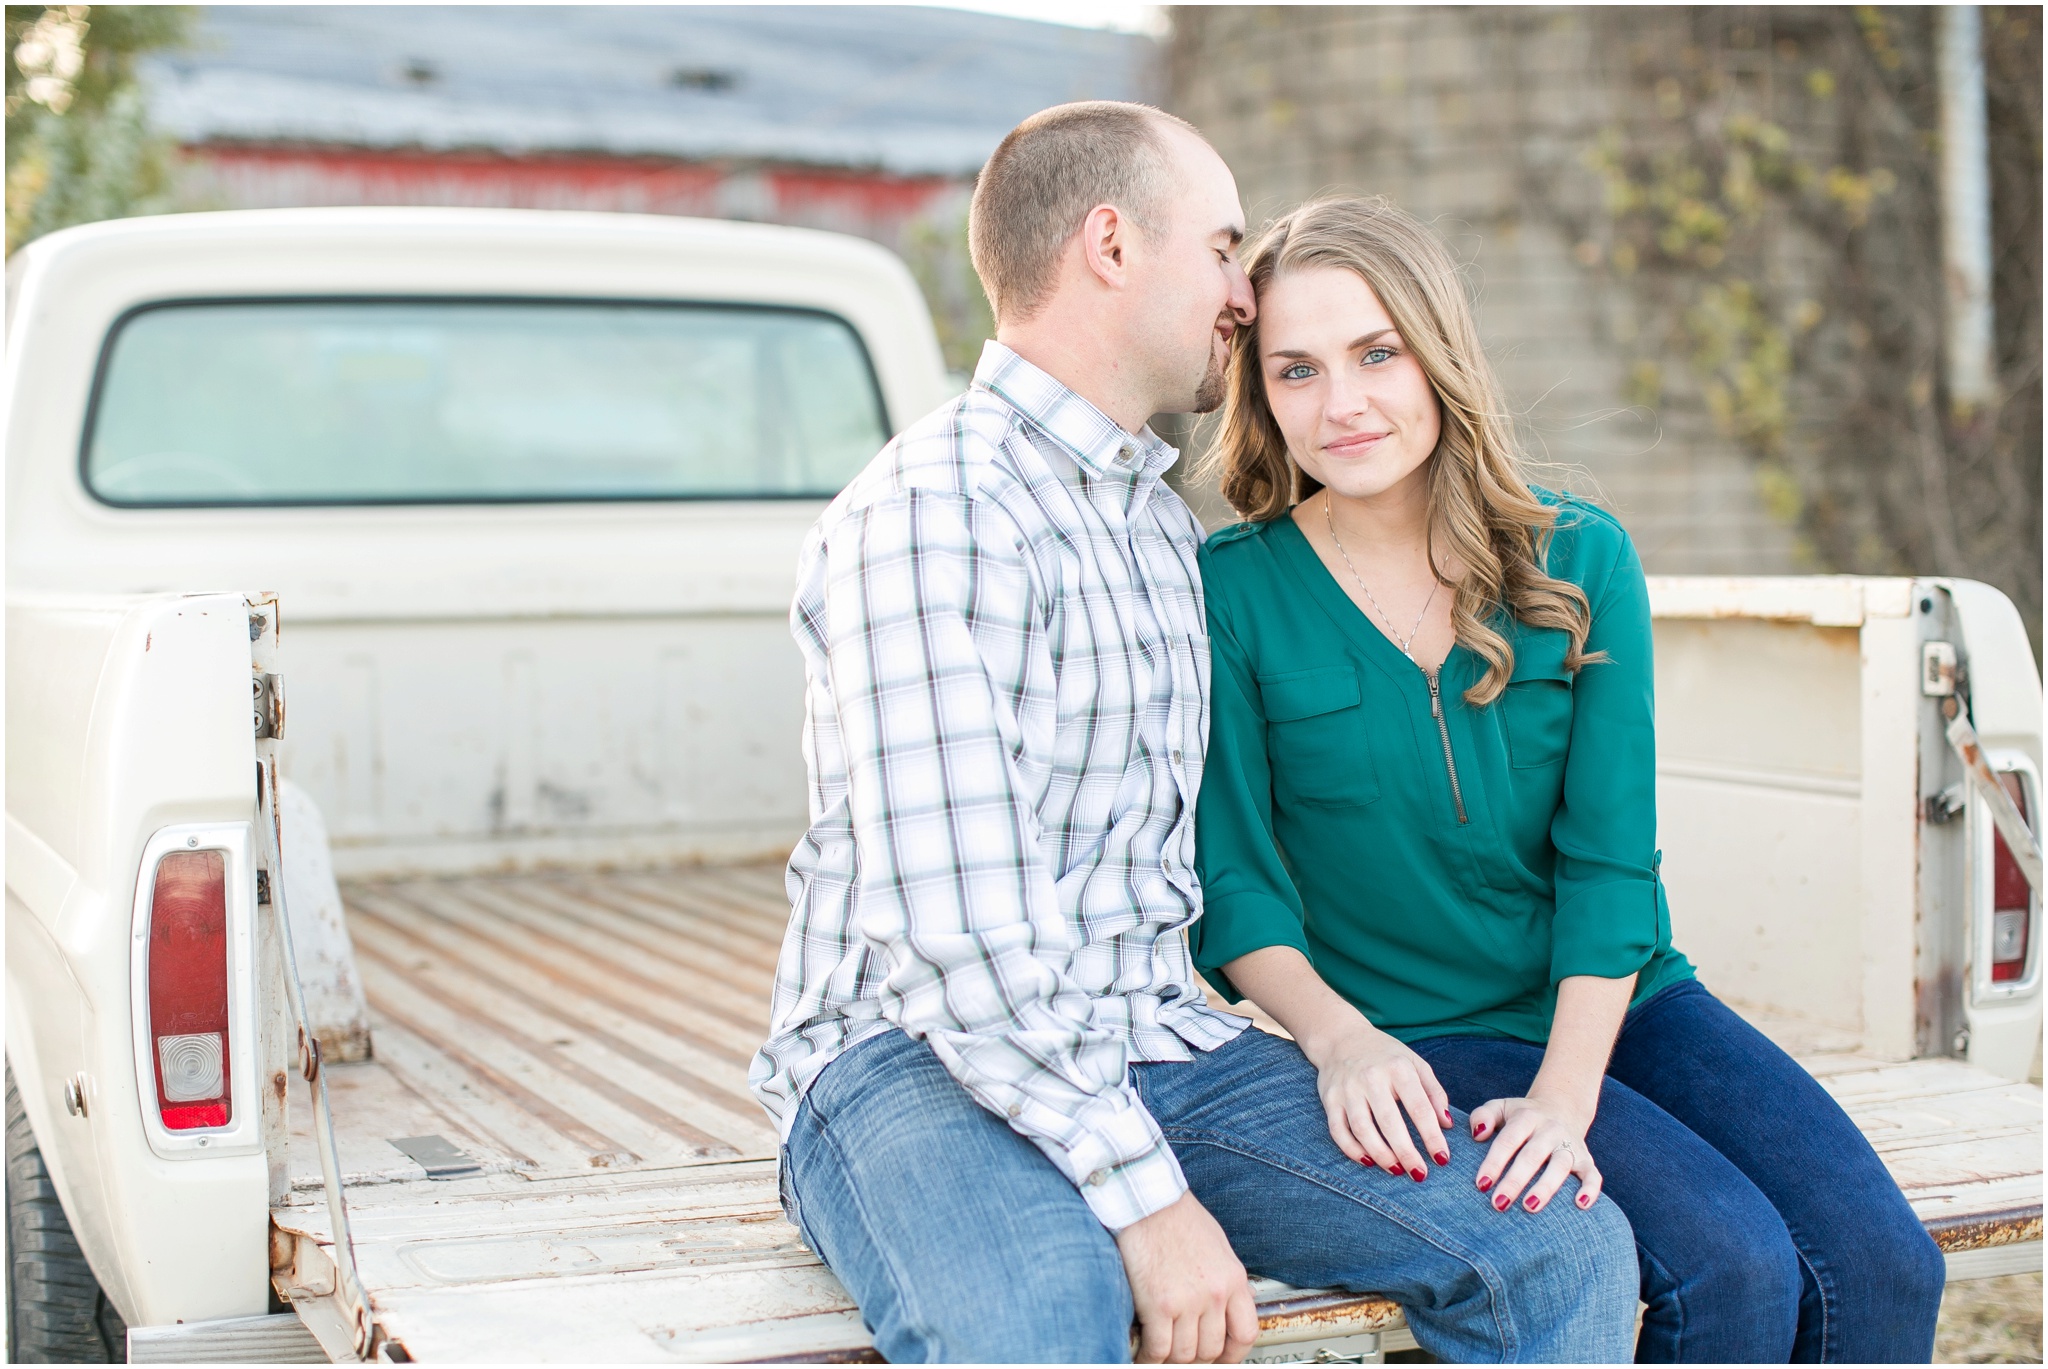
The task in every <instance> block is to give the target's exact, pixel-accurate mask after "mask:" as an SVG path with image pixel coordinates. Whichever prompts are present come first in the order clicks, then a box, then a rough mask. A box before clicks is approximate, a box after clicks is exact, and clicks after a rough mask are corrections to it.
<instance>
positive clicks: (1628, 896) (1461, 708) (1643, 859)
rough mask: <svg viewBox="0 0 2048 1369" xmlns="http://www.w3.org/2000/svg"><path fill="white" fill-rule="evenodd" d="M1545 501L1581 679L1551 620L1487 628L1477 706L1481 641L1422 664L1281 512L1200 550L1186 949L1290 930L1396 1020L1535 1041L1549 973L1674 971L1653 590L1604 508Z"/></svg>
mask: <svg viewBox="0 0 2048 1369" xmlns="http://www.w3.org/2000/svg"><path fill="white" fill-rule="evenodd" d="M1538 494H1539V495H1540V496H1541V497H1542V498H1543V499H1544V500H1545V502H1548V503H1552V504H1555V505H1557V506H1558V510H1559V517H1558V524H1557V529H1556V532H1555V534H1554V536H1553V538H1552V540H1551V544H1550V551H1549V570H1550V573H1551V574H1552V575H1555V576H1559V577H1561V578H1563V579H1566V580H1570V581H1571V582H1572V583H1574V584H1576V585H1578V586H1579V587H1580V588H1581V589H1583V590H1585V592H1586V599H1587V602H1588V603H1589V604H1591V605H1592V610H1593V622H1592V628H1591V631H1590V632H1589V633H1588V635H1587V638H1586V650H1587V651H1588V652H1589V653H1590V652H1595V651H1604V652H1606V653H1607V655H1608V657H1609V658H1610V659H1608V660H1606V661H1601V662H1594V663H1591V664H1588V665H1586V666H1585V667H1584V668H1582V669H1581V670H1580V671H1579V673H1578V674H1577V675H1576V676H1574V675H1573V674H1572V673H1571V672H1569V671H1567V670H1566V669H1565V668H1564V657H1565V651H1566V648H1567V646H1568V644H1569V643H1568V639H1567V637H1566V634H1565V633H1564V632H1562V631H1560V630H1558V629H1555V628H1550V629H1535V628H1530V627H1527V626H1525V625H1523V624H1521V623H1519V622H1508V623H1506V624H1504V631H1505V632H1506V635H1507V637H1508V639H1509V641H1510V642H1511V643H1513V646H1514V653H1515V664H1514V671H1513V674H1512V676H1511V677H1510V682H1509V684H1508V687H1507V690H1506V692H1505V693H1504V694H1502V696H1501V697H1500V698H1499V699H1497V700H1495V701H1494V702H1493V703H1492V704H1490V705H1488V706H1487V707H1485V708H1474V707H1472V706H1471V705H1469V704H1467V703H1466V702H1465V699H1464V692H1465V690H1466V689H1467V688H1469V687H1470V686H1471V685H1472V684H1474V683H1475V682H1476V681H1477V680H1478V679H1479V677H1480V676H1481V675H1482V674H1483V673H1484V669H1485V667H1484V662H1483V661H1481V660H1480V659H1479V658H1478V657H1476V656H1474V655H1473V654H1472V653H1471V652H1469V651H1467V650H1466V649H1465V648H1464V647H1462V646H1457V647H1453V648H1452V650H1451V654H1450V656H1449V658H1448V659H1447V660H1446V661H1445V662H1444V665H1443V669H1442V671H1441V675H1440V687H1439V691H1438V699H1439V700H1440V702H1441V708H1442V726H1441V727H1439V723H1438V718H1437V716H1436V715H1435V713H1433V711H1432V708H1431V696H1430V688H1429V681H1428V677H1427V676H1426V675H1424V673H1423V672H1422V670H1421V668H1420V667H1418V666H1417V665H1416V664H1415V663H1414V662H1413V661H1410V660H1409V659H1408V658H1407V657H1405V656H1403V655H1402V654H1401V653H1400V652H1399V651H1397V650H1395V648H1394V645H1393V643H1391V642H1389V641H1388V640H1387V638H1386V637H1385V636H1383V635H1382V634H1381V633H1380V632H1379V631H1378V629H1376V628H1375V627H1374V626H1373V625H1372V623H1371V622H1370V621H1368V620H1367V618H1366V617H1365V615H1364V614H1362V613H1361V612H1360V611H1359V610H1358V608H1357V607H1356V606H1355V605H1354V604H1353V603H1352V602H1351V599H1350V598H1349V597H1348V596H1347V595H1346V594H1345V593H1344V591H1343V590H1342V589H1341V588H1340V587H1339V586H1338V584H1337V582H1336V581H1335V580H1333V579H1332V578H1331V577H1330V574H1329V572H1328V571H1327V570H1326V569H1324V567H1323V563H1322V561H1321V560H1320V559H1319V558H1318V557H1317V556H1316V553H1315V551H1314V549H1313V548H1311V547H1310V545H1309V543H1308V539H1307V538H1306V537H1304V536H1303V535H1302V533H1301V529H1300V528H1298V527H1297V526H1296V525H1295V522H1294V520H1293V519H1292V518H1288V517H1281V518H1276V519H1274V520H1273V521H1271V522H1269V523H1259V524H1244V525H1240V526H1238V527H1233V528H1226V529H1224V530H1222V531H1220V532H1218V533H1216V534H1215V535H1214V536H1213V537H1211V538H1210V539H1209V542H1208V545H1207V546H1206V547H1205V548H1204V549H1203V551H1202V582H1203V588H1204V591H1205V593H1206V594H1207V597H1208V603H1209V632H1210V653H1211V660H1212V661H1213V663H1214V668H1213V673H1212V678H1213V681H1214V690H1213V699H1212V703H1211V714H1210V724H1209V754H1208V761H1207V769H1206V771H1205V773H1204V776H1203V780H1202V791H1201V801H1200V803H1199V805H1198V807H1197V808H1196V820H1195V836H1196V847H1197V852H1198V860H1199V865H1200V870H1201V877H1202V889H1203V901H1204V905H1205V907H1204V911H1203V914H1202V916H1201V918H1200V919H1199V920H1197V921H1196V922H1195V924H1194V925H1193V927H1192V928H1191V930H1190V933H1189V935H1190V938H1191V941H1192V944H1193V947H1194V951H1195V963H1196V964H1197V965H1199V966H1200V967H1201V968H1202V970H1203V972H1204V973H1205V974H1206V975H1207V976H1208V977H1209V979H1210V980H1211V981H1212V982H1213V983H1215V984H1216V986H1217V987H1218V988H1219V989H1220V990H1222V991H1223V992H1224V993H1225V994H1226V995H1228V996H1229V997H1230V998H1231V999H1232V1001H1235V1000H1236V998H1237V997H1238V995H1237V993H1236V990H1235V989H1234V988H1232V986H1231V985H1230V983H1229V981H1228V979H1227V977H1225V976H1224V975H1223V974H1222V972H1221V971H1220V969H1219V968H1218V967H1219V966H1222V965H1224V964H1227V963H1228V962H1230V961H1232V960H1234V959H1236V958H1237V957H1238V956H1241V955H1244V954H1245V953H1246V952H1249V951H1255V950H1258V949H1259V948H1261V947H1264V946H1292V947H1294V948H1295V949H1297V950H1299V951H1301V952H1302V954H1304V955H1306V956H1307V957H1308V959H1309V961H1310V963H1311V964H1313V965H1314V966H1315V968H1316V970H1317V972H1318V973H1319V974H1321V975H1322V977H1323V979H1324V980H1325V981H1326V982H1327V983H1328V984H1329V985H1330V986H1331V987H1332V988H1334V989H1336V990H1337V991H1338V992H1339V993H1341V994H1343V995H1344V997H1346V998H1347V999H1349V1000H1350V1001H1351V1002H1352V1003H1354V1004H1356V1005H1357V1006H1358V1008H1359V1009H1360V1010H1361V1011H1362V1012H1364V1014H1365V1015H1366V1017H1367V1018H1368V1019H1369V1020H1370V1021H1371V1022H1373V1023H1374V1024H1375V1025H1376V1026H1379V1027H1380V1028H1382V1029H1383V1030H1385V1031H1388V1032H1391V1033H1392V1034H1394V1035H1395V1036H1398V1037H1400V1038H1402V1039H1403V1040H1409V1041H1413V1040H1419V1039H1421V1038H1423V1037H1427V1036H1442V1035H1448V1034H1452V1033H1458V1034H1465V1035H1480V1036H1507V1037H1514V1038H1517V1039H1519V1040H1523V1041H1530V1042H1535V1043H1538V1044H1541V1043H1542V1042H1544V1041H1547V1040H1548V1039H1549V1036H1550V1019H1551V1014H1552V1011H1553V1009H1554V1007H1555V1005H1556V999H1557V983H1558V981H1559V980H1561V979H1563V978H1565V977H1566V976H1568V975H1597V976H1599V977H1601V978H1605V979H1619V978H1622V977H1624V976H1626V975H1629V974H1637V975H1639V978H1638V979H1637V981H1636V988H1635V996H1634V1002H1637V1003H1640V1002H1642V1001H1643V1000H1644V999H1646V998H1648V997H1649V996H1650V995H1651V994H1654V993H1656V992H1657V991H1658V990H1659V989H1662V988H1664V987H1666V986H1668V985H1670V984H1672V983H1675V982H1677V981H1679V980H1682V979H1687V978H1690V977H1691V975H1692V966H1691V965H1690V964H1688V963H1687V961H1686V959H1685V957H1684V956H1682V955H1680V954H1679V953H1678V952H1677V951H1676V950H1674V949H1673V948H1672V945H1671V914H1670V910H1669V908H1668V907H1667V906H1666V904H1665V901H1664V888H1663V885H1662V883H1661V881H1660V880H1659V878H1658V865H1659V853H1658V852H1657V851H1656V850H1655V847H1656V841H1657V808H1656V799H1657V795H1656V729H1655V721H1654V707H1653V704H1652V701H1651V674H1650V649H1651V643H1650V602H1649V595H1648V591H1647V589H1646V588H1645V586H1644V583H1643V568H1642V563H1641V562H1640V561H1639V560H1638V559H1637V557H1636V551H1635V547H1634V545H1633V544H1632V543H1631V542H1630V541H1629V537H1628V534H1627V533H1626V532H1624V531H1623V530H1622V528H1621V525H1620V524H1619V523H1617V522H1615V521H1614V519H1612V518H1611V517H1609V516H1608V515H1607V514H1606V513H1604V512H1602V511H1601V510H1599V509H1596V508H1594V507H1592V506H1591V505H1588V504H1584V503H1580V502H1578V501H1577V500H1573V499H1570V498H1568V497H1560V496H1556V495H1552V494H1550V493H1549V492H1548V491H1538Z"/></svg>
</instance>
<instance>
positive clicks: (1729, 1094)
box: [1415, 980, 1947, 1364]
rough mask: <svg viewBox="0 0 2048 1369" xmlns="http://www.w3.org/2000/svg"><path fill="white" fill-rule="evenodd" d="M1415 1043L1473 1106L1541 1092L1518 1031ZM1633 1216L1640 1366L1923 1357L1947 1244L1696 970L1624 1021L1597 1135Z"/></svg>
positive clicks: (1841, 1119) (1607, 1178) (1537, 1059)
mask: <svg viewBox="0 0 2048 1369" xmlns="http://www.w3.org/2000/svg"><path fill="white" fill-rule="evenodd" d="M1415 1049H1416V1050H1417V1051H1419V1052H1420V1053H1421V1054H1422V1056H1423V1057H1424V1058H1425V1059H1427V1060H1428V1061H1429V1063H1430V1067H1431V1068H1432V1069H1434V1070H1435V1071H1436V1077H1437V1080H1438V1081H1439V1082H1440V1083H1441V1084H1442V1085H1443V1086H1444V1090H1445V1092H1447V1093H1448V1094H1450V1097H1451V1103H1452V1104H1453V1105H1454V1106H1456V1107H1460V1108H1466V1109H1471V1108H1476V1107H1478V1106H1479V1105H1480V1104H1482V1103H1484V1102H1486V1101H1487V1100H1488V1099H1492V1098H1512V1097H1519V1096H1521V1095H1523V1094H1525V1093H1527V1092H1528V1089H1529V1085H1530V1083H1531V1081H1533V1080H1534V1079H1535V1077H1536V1069H1537V1066H1539V1065H1540V1064H1542V1062H1543V1052H1542V1050H1541V1049H1540V1048H1539V1047H1536V1046H1531V1045H1527V1044H1525V1043H1523V1042H1520V1041H1506V1040H1501V1039H1499V1038H1490V1037H1475V1036H1442V1037H1433V1038H1430V1039H1429V1040H1425V1041H1419V1042H1417V1043H1416V1044H1415ZM1586 1143H1587V1145H1588V1147H1589V1148H1590V1149H1591V1150H1592V1152H1593V1160H1594V1162H1595V1163H1596V1164H1598V1165H1599V1166H1600V1173H1601V1177H1602V1179H1603V1180H1604V1182H1605V1192H1606V1194H1607V1196H1608V1197H1610V1198H1612V1199H1613V1200H1614V1201H1615V1203H1616V1205H1618V1206H1619V1207H1620V1208H1621V1210H1622V1211H1623V1212H1624V1213H1626V1214H1627V1215H1628V1219H1629V1224H1630V1225H1631V1226H1632V1227H1634V1228H1635V1238H1636V1250H1637V1253H1638V1255H1639V1256H1640V1259H1641V1264H1642V1297H1643V1301H1644V1302H1645V1303H1647V1304H1648V1305H1649V1310H1648V1311H1647V1312H1645V1313H1644V1316H1643V1329H1642V1336H1641V1338H1640V1340H1639V1341H1638V1342H1637V1346H1636V1359H1637V1360H1639V1361H1642V1362H1645V1363H1674V1362H1692V1363H1702V1362H1706V1363H1724V1364H1725V1363H1745V1364H1763V1363H1776V1364H1783V1363H1785V1362H1787V1361H1793V1362H1799V1363H1814V1362H1821V1363H1887V1364H1903V1363H1913V1362H1918V1363H1921V1364H1925V1363H1927V1361H1928V1359H1929V1358H1930V1356H1931V1355H1932V1354H1933V1352H1934V1319H1935V1314H1936V1313H1937V1312H1938V1311H1939V1310H1940V1308H1941V1290H1942V1284H1943V1282H1944V1280H1945V1278H1946V1275H1947V1266H1946V1262H1945V1261H1944V1260H1943V1258H1942V1254H1941V1251H1940V1250H1939V1249H1938V1248H1937V1247H1936V1246H1935V1244H1934V1241H1933V1239H1932V1238H1931V1237H1929V1236H1928V1234H1927V1232H1926V1230H1925V1229H1924V1228H1923V1227H1922V1226H1921V1225H1920V1220H1919V1218H1917V1217H1915V1216H1914V1215H1913V1209H1912V1208H1911V1207H1910V1206H1908V1205H1907V1203H1906V1199H1905V1197H1904V1196H1903V1195H1902V1194H1901V1193H1900V1192H1899V1186H1898V1185H1897V1184H1896V1183H1895V1182H1894V1181H1893V1180H1892V1177H1891V1175H1890V1174H1889V1173H1887V1172H1886V1170H1885V1167H1884V1162H1883V1161H1881V1160H1879V1159H1878V1158H1877V1155H1876V1153H1875V1152H1873V1151H1872V1150H1871V1148H1870V1145H1869V1143H1868V1142H1866V1141H1865V1140H1864V1139H1863V1135H1862V1133H1861V1132H1859V1131H1857V1129H1856V1124H1855V1123H1854V1122H1852V1121H1850V1120H1849V1117H1848V1115H1847V1114H1846V1113H1844V1112H1843V1111H1842V1109H1841V1108H1840V1107H1839V1106H1838V1105H1837V1104H1836V1103H1835V1100H1834V1099H1832V1098H1830V1097H1829V1096H1828V1094H1827V1091H1826V1090H1825V1089H1823V1088H1822V1087H1821V1086H1820V1085H1819V1084H1818V1083H1816V1082H1814V1079H1813V1076H1812V1075H1810V1074H1808V1073H1807V1072H1806V1071H1805V1070H1804V1069H1802V1068H1801V1067H1800V1065H1799V1063H1798V1062H1797V1061H1795V1060H1793V1059H1792V1058H1791V1057H1790V1056H1788V1055H1786V1054H1785V1053H1784V1052H1783V1051H1781V1050H1779V1049H1778V1048H1777V1047H1776V1046H1774V1045H1772V1044H1771V1043H1770V1041H1769V1040H1767V1039H1766V1038H1765V1037H1764V1036H1763V1034H1762V1033H1760V1032H1758V1031H1757V1030H1756V1029H1755V1028H1754V1027H1751V1026H1750V1025H1749V1024H1748V1023H1747V1022H1744V1021H1743V1020H1742V1019H1741V1018H1740V1017H1737V1016H1736V1015H1735V1014H1734V1013H1733V1012H1732V1011H1730V1010H1729V1009H1728V1008H1727V1007H1726V1006H1725V1005H1724V1004H1722V1002H1721V1001H1720V1000H1719V999H1717V998H1715V997H1714V996H1713V995H1712V994H1710V993H1708V992H1707V991H1706V989H1705V988H1703V987H1701V986H1700V984H1699V983H1698V982H1697V981H1693V980H1687V981H1686V982H1684V983H1682V984H1674V985H1672V986H1671V987H1670V988H1668V989H1665V990H1663V991H1662V992H1661V993H1659V994H1657V995H1656V996H1655V997H1653V998H1651V999H1650V1000H1649V1001H1648V1002H1645V1003H1642V1004H1639V1005H1637V1006H1636V1007H1635V1008H1634V1009H1633V1010H1631V1011H1630V1012H1629V1014H1628V1017H1627V1018H1626V1020H1625V1021H1624V1022H1623V1024H1622V1028H1621V1036H1620V1039H1619V1040H1618V1041H1617V1042H1616V1043H1615V1047H1614V1057H1613V1061H1612V1063H1610V1064H1609V1065H1608V1067H1607V1081H1606V1083H1605V1084H1604V1085H1603V1086H1602V1089H1601V1093H1600V1112H1599V1116H1598V1117H1597V1118H1596V1119H1595V1120H1594V1122H1593V1128H1592V1130H1591V1131H1589V1132H1588V1133H1587V1135H1586Z"/></svg>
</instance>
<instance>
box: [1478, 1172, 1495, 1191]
mask: <svg viewBox="0 0 2048 1369" xmlns="http://www.w3.org/2000/svg"><path fill="white" fill-rule="evenodd" d="M1492 1187H1493V1180H1491V1179H1489V1178H1487V1177H1486V1176H1485V1175H1484V1174H1482V1175H1480V1176H1479V1191H1480V1192H1481V1193H1484V1192H1486V1190H1487V1189H1489V1188H1492Z"/></svg>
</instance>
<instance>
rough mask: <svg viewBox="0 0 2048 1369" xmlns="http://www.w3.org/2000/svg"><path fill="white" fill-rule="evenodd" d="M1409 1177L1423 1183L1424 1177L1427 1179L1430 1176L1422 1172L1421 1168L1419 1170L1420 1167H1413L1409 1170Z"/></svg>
mask: <svg viewBox="0 0 2048 1369" xmlns="http://www.w3.org/2000/svg"><path fill="white" fill-rule="evenodd" d="M1408 1177H1409V1178H1411V1179H1413V1180H1414V1181H1415V1182H1416V1183H1418V1184H1419V1183H1421V1182H1422V1181H1423V1180H1424V1179H1427V1178H1428V1177H1429V1176H1428V1175H1427V1174H1424V1173H1423V1172H1422V1171H1421V1170H1419V1169H1411V1170H1409V1171H1408Z"/></svg>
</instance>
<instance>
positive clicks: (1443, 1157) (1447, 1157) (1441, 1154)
mask: <svg viewBox="0 0 2048 1369" xmlns="http://www.w3.org/2000/svg"><path fill="white" fill-rule="evenodd" d="M1430 1158H1431V1159H1433V1160H1435V1161H1436V1162H1437V1163H1438V1164H1440V1165H1447V1164H1449V1163H1450V1162H1451V1153H1450V1152H1449V1151H1448V1150H1440V1151H1438V1152H1437V1153H1436V1154H1435V1155H1433V1156H1431V1157H1430Z"/></svg>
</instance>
